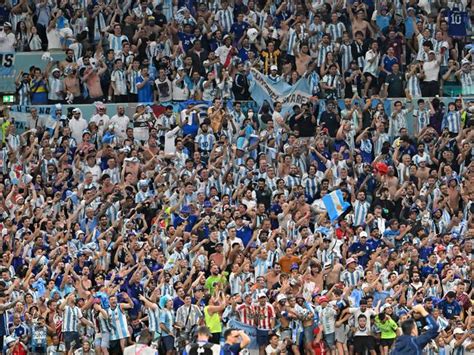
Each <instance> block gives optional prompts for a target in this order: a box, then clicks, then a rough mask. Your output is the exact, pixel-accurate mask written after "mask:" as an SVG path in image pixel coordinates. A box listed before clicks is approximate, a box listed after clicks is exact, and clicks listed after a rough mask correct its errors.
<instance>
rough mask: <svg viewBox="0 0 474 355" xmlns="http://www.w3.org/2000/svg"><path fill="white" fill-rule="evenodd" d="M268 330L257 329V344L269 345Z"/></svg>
mask: <svg viewBox="0 0 474 355" xmlns="http://www.w3.org/2000/svg"><path fill="white" fill-rule="evenodd" d="M268 333H269V331H268V330H265V329H257V344H258V346H267V345H268V341H269V338H268Z"/></svg>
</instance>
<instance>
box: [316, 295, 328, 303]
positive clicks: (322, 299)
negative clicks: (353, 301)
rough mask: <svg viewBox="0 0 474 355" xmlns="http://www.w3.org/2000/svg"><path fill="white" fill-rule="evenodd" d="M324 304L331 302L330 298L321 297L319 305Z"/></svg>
mask: <svg viewBox="0 0 474 355" xmlns="http://www.w3.org/2000/svg"><path fill="white" fill-rule="evenodd" d="M324 302H329V298H327V297H326V296H321V297H319V299H318V303H319V304H321V303H324Z"/></svg>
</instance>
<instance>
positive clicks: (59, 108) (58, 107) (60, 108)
mask: <svg viewBox="0 0 474 355" xmlns="http://www.w3.org/2000/svg"><path fill="white" fill-rule="evenodd" d="M54 107H55V108H56V110H62V109H63V106H62V105H61V104H56V105H54Z"/></svg>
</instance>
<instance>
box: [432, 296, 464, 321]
mask: <svg viewBox="0 0 474 355" xmlns="http://www.w3.org/2000/svg"><path fill="white" fill-rule="evenodd" d="M438 308H439V309H440V310H441V312H443V316H445V317H446V319H453V318H454V317H456V316H459V314H461V306H460V305H459V303H458V301H453V302H452V303H449V302H448V301H447V300H442V301H441V302H440V303H438Z"/></svg>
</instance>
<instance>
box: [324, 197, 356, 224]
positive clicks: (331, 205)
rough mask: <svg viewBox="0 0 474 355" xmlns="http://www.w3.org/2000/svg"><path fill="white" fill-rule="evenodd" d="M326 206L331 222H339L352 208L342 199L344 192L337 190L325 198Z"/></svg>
mask: <svg viewBox="0 0 474 355" xmlns="http://www.w3.org/2000/svg"><path fill="white" fill-rule="evenodd" d="M323 203H324V206H326V209H327V211H328V216H329V219H330V220H331V222H334V221H335V220H337V219H338V218H339V217H340V216H341V215H342V214H343V213H344V212H345V211H346V210H347V209H348V208H349V206H350V204H349V203H348V202H346V201H344V199H343V198H342V191H341V190H335V191H333V192H331V193H329V194H327V195H326V196H324V197H323Z"/></svg>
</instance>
